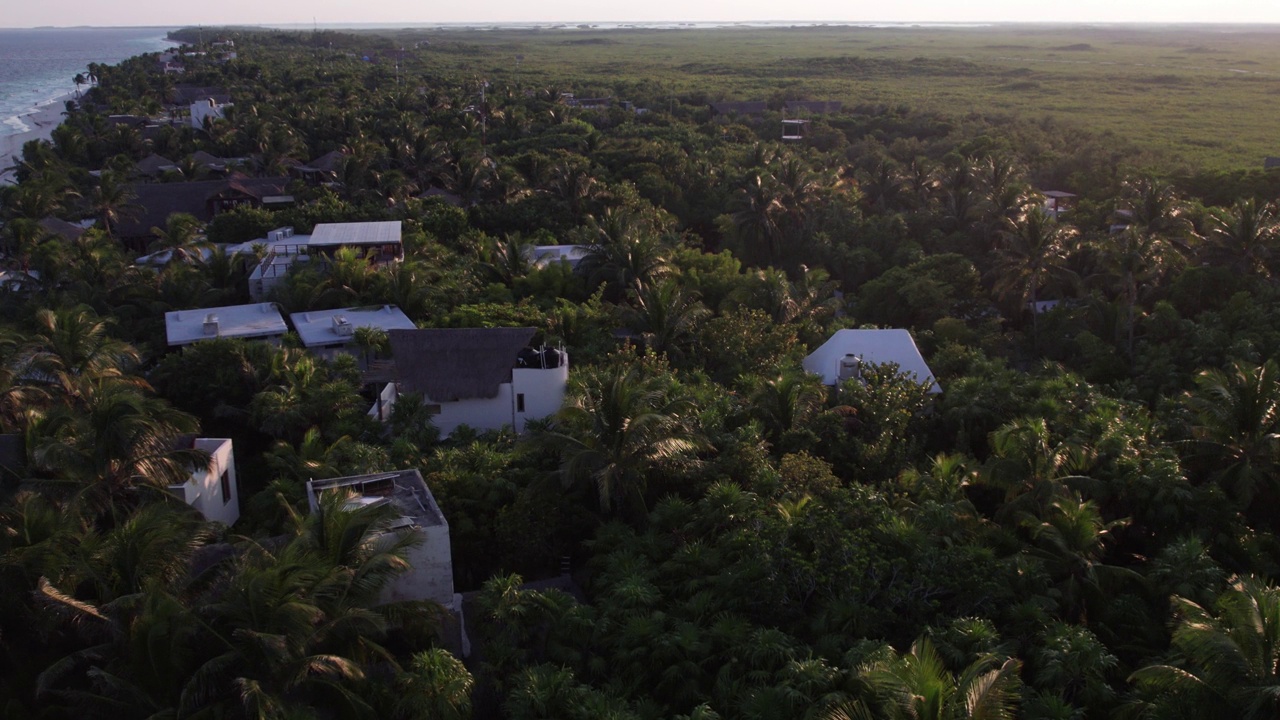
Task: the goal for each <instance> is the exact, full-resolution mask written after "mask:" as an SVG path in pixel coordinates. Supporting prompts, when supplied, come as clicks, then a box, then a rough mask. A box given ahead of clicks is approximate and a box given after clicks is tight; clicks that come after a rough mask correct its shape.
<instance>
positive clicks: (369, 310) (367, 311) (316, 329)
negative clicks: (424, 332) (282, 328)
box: [289, 305, 417, 358]
mask: <svg viewBox="0 0 1280 720" xmlns="http://www.w3.org/2000/svg"><path fill="white" fill-rule="evenodd" d="M289 322H291V323H293V329H294V330H297V331H298V337H300V338H302V344H303V345H305V346H306V347H307V349H308V350H310V351H311V352H313V353H315V354H317V355H319V356H321V357H324V358H332V357H333V356H334V355H336V354H338V353H343V352H350V351H351V350H350V348H349V347H348V346H349V345H350V344H351V343H352V341H353V340H354V339H355V331H356V328H362V327H367V328H376V329H378V330H384V331H387V332H390V331H392V330H415V329H417V326H416V325H414V324H413V321H412V320H410V319H409V316H408V315H405V314H404V312H403V311H401V310H400V308H398V307H396V306H395V305H380V306H379V305H375V306H372V307H353V308H341V309H338V310H312V311H309V312H300V313H294V314H292V315H290V316H289Z"/></svg>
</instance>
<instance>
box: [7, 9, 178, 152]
mask: <svg viewBox="0 0 1280 720" xmlns="http://www.w3.org/2000/svg"><path fill="white" fill-rule="evenodd" d="M170 29H172V28H48V29H44V28H41V29H32V30H9V29H0V136H5V135H14V134H17V133H21V132H26V131H27V130H29V129H31V128H30V126H29V125H28V124H27V123H26V122H24V120H23V118H25V117H28V116H29V115H30V114H31V113H33V112H35V110H36V109H37V108H38V107H39V106H41V105H47V104H48V103H50V102H53V101H54V100H55V99H57V98H59V97H62V96H63V95H66V94H68V93H72V92H75V89H76V86H75V83H74V82H72V79H73V78H74V77H75V76H76V73H83V72H85V67H86V66H87V65H88V64H89V63H91V62H96V63H105V64H108V65H113V64H115V63H118V62H120V61H121V60H124V59H126V58H130V57H133V56H134V55H138V54H140V53H146V52H155V51H157V50H163V49H165V48H167V47H170V46H171V45H172V43H169V42H168V41H166V40H165V39H164V36H165V34H166V33H167V32H168V31H169V30H170ZM86 87H87V86H86ZM81 89H82V90H83V89H85V88H81Z"/></svg>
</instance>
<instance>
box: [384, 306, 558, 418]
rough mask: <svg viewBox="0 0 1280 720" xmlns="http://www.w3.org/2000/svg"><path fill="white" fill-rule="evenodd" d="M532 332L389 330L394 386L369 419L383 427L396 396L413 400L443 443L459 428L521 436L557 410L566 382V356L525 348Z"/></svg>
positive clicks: (485, 329) (505, 329)
mask: <svg viewBox="0 0 1280 720" xmlns="http://www.w3.org/2000/svg"><path fill="white" fill-rule="evenodd" d="M536 333H537V330H536V329H535V328H432V329H427V330H393V331H391V332H389V333H387V336H388V337H389V338H390V340H391V356H392V368H391V375H392V377H393V378H394V381H393V382H391V383H388V385H387V386H386V388H384V390H383V392H382V393H381V394H380V396H379V398H378V401H377V402H376V403H375V404H374V407H373V408H372V409H371V410H370V412H369V414H370V415H371V416H374V417H377V418H379V419H381V420H383V421H384V422H385V421H387V420H389V419H390V417H391V412H392V410H393V408H394V407H395V403H396V401H397V399H398V398H399V397H400V396H402V395H406V394H416V395H418V396H420V397H421V398H422V400H423V402H424V403H425V404H426V406H427V408H428V410H429V411H430V412H431V413H432V415H433V416H434V417H433V422H434V423H435V426H436V428H437V429H439V431H440V434H441V435H443V436H448V435H449V434H451V433H452V432H453V431H454V430H456V429H458V428H459V427H461V426H463V425H466V426H468V427H471V428H474V429H476V430H498V429H500V428H502V427H505V426H510V427H512V428H515V430H516V431H517V432H523V431H524V429H525V425H526V424H527V423H528V421H529V420H535V419H541V418H545V417H547V416H549V415H551V414H553V413H555V412H556V411H558V410H559V409H560V407H561V406H562V405H563V404H564V395H565V388H566V387H567V385H568V382H569V354H568V353H566V352H565V351H564V350H563V349H554V348H546V347H540V348H533V347H530V345H529V343H530V342H531V341H532V340H533V337H534V335H535V334H536Z"/></svg>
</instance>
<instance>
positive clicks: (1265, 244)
mask: <svg viewBox="0 0 1280 720" xmlns="http://www.w3.org/2000/svg"><path fill="white" fill-rule="evenodd" d="M1205 240H1206V248H1205V250H1206V255H1207V256H1208V258H1209V259H1210V260H1213V261H1215V262H1220V263H1222V264H1224V265H1226V266H1228V267H1230V268H1231V269H1232V270H1234V271H1235V272H1237V273H1241V274H1252V275H1258V276H1260V277H1270V276H1271V268H1272V267H1273V266H1274V263H1275V261H1276V252H1277V249H1278V248H1277V242H1278V241H1280V217H1277V211H1276V207H1275V205H1273V204H1272V203H1265V204H1261V205H1260V204H1258V202H1257V201H1256V200H1254V199H1253V198H1247V199H1240V200H1236V203H1235V205H1234V206H1232V207H1231V208H1230V209H1224V208H1219V209H1216V210H1214V211H1213V212H1212V213H1211V215H1210V227H1209V233H1208V237H1206V238H1205Z"/></svg>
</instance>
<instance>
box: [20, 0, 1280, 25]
mask: <svg viewBox="0 0 1280 720" xmlns="http://www.w3.org/2000/svg"><path fill="white" fill-rule="evenodd" d="M313 21H314V22H318V23H321V24H324V23H329V24H333V23H390V24H397V23H458V22H475V23H482V22H484V23H492V22H508V23H517V22H520V23H524V22H590V21H597V22H658V21H681V22H707V21H737V22H748V21H827V22H876V21H886V22H889V21H900V22H1000V21H1004V22H1153V23H1180V22H1221V23H1280V2H1277V0H1215V1H1214V2H1208V1H1206V0H1066V1H1063V0H1041V1H1040V2H1035V1H1029V0H896V1H894V0H878V1H877V2H867V1H866V0H801V1H798V2H797V1H792V0H770V1H765V0H644V1H643V2H608V1H607V0H606V1H604V2H601V1H599V0H593V1H590V2H588V1H587V0H534V1H530V0H482V2H459V1H458V0H450V1H448V2H446V1H445V0H206V1H205V2H164V1H163V0H35V1H32V0H0V27H34V26H41V25H55V26H69V25H158V26H176V25H197V24H199V25H230V24H311V23H312V22H313Z"/></svg>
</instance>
